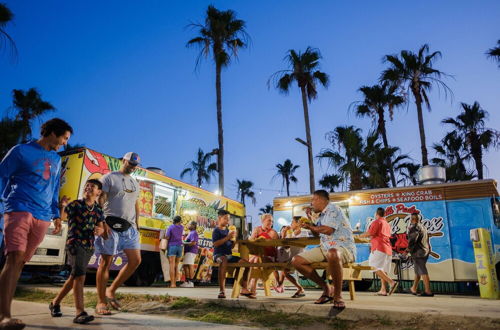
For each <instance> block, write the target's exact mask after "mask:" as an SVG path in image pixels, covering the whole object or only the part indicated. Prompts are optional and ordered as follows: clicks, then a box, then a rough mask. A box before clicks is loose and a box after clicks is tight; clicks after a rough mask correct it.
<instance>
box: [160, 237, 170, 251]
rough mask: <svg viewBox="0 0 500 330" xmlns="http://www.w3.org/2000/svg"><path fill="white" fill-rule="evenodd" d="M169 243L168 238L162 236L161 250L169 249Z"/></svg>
mask: <svg viewBox="0 0 500 330" xmlns="http://www.w3.org/2000/svg"><path fill="white" fill-rule="evenodd" d="M167 245H168V239H166V238H162V239H161V240H160V245H159V248H160V250H162V251H165V250H167Z"/></svg>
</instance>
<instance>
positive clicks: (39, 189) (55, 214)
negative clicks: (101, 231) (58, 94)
mask: <svg viewBox="0 0 500 330" xmlns="http://www.w3.org/2000/svg"><path fill="white" fill-rule="evenodd" d="M40 131H41V137H40V139H38V140H33V141H30V142H28V143H22V144H18V145H16V146H14V147H13V148H12V149H10V150H9V152H8V153H7V155H5V157H4V159H3V160H2V161H1V162H0V192H2V199H3V206H4V210H3V212H4V213H3V216H4V222H5V223H4V241H5V253H6V260H5V265H4V267H3V269H2V272H1V274H0V288H1V291H0V329H23V328H24V327H25V326H26V325H25V324H24V323H23V322H22V321H21V320H19V319H16V318H12V315H11V305H12V298H13V296H14V291H15V289H16V285H17V281H18V279H19V276H20V274H21V270H22V268H23V266H24V264H25V263H26V262H28V261H30V259H31V257H32V256H33V255H34V254H35V251H36V249H37V248H38V246H39V245H40V243H41V242H42V241H43V238H44V237H45V233H46V232H47V230H48V228H49V226H50V222H51V220H53V222H54V230H53V231H52V234H54V235H55V234H58V233H59V232H60V231H61V228H62V227H61V219H60V215H59V208H58V205H59V182H60V181H59V180H60V173H61V157H60V156H59V155H58V154H57V150H58V149H59V148H60V147H62V146H65V145H66V144H67V143H68V140H69V138H70V137H71V134H72V133H73V128H72V127H71V126H70V125H69V124H68V123H66V122H65V121H64V120H62V119H59V118H53V119H51V120H49V121H47V122H45V123H44V124H43V125H42V126H41V129H40Z"/></svg>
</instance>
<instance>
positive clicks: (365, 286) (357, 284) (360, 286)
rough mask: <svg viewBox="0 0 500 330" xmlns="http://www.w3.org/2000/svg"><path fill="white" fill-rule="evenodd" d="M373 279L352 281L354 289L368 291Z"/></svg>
mask: <svg viewBox="0 0 500 330" xmlns="http://www.w3.org/2000/svg"><path fill="white" fill-rule="evenodd" d="M372 282H373V280H361V281H354V288H355V289H356V291H368V290H369V289H370V288H371V286H372Z"/></svg>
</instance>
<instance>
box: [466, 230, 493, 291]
mask: <svg viewBox="0 0 500 330" xmlns="http://www.w3.org/2000/svg"><path fill="white" fill-rule="evenodd" d="M470 239H471V240H472V246H473V247H474V256H475V259H476V270H477V279H478V283H479V293H480V295H481V298H485V299H500V290H499V287H498V278H497V272H496V270H495V262H494V254H493V246H492V241H491V235H490V232H489V231H488V230H487V229H485V228H476V229H471V231H470Z"/></svg>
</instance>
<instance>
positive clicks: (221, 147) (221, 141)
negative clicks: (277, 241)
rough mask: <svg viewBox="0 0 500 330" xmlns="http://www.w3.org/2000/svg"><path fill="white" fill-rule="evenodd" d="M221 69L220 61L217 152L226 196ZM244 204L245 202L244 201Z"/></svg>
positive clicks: (216, 66) (221, 190) (218, 69)
mask: <svg viewBox="0 0 500 330" xmlns="http://www.w3.org/2000/svg"><path fill="white" fill-rule="evenodd" d="M221 70H222V67H221V65H220V64H219V63H216V64H215V91H216V94H217V101H216V102H217V132H218V135H217V139H218V142H219V152H218V154H217V172H218V173H219V193H220V194H221V196H224V131H223V126H222V90H221ZM243 204H244V203H243Z"/></svg>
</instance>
